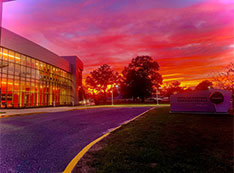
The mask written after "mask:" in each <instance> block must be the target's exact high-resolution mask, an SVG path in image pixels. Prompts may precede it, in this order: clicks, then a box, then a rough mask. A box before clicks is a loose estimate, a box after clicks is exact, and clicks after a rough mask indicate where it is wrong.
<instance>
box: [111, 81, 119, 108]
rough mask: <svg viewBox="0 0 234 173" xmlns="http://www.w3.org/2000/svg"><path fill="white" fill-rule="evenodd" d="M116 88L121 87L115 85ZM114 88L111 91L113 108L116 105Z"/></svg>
mask: <svg viewBox="0 0 234 173" xmlns="http://www.w3.org/2000/svg"><path fill="white" fill-rule="evenodd" d="M114 87H116V88H118V87H119V86H118V85H115V86H114ZM114 87H112V91H111V101H112V106H113V105H114V90H113V88H114Z"/></svg>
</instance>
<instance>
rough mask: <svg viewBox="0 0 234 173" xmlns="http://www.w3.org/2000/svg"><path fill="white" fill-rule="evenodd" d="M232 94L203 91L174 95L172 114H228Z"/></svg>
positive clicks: (171, 99) (171, 100) (214, 90)
mask: <svg viewBox="0 0 234 173" xmlns="http://www.w3.org/2000/svg"><path fill="white" fill-rule="evenodd" d="M231 96H232V93H231V92H229V91H226V90H216V89H210V90H201V91H191V92H185V93H180V94H176V95H172V96H171V97H170V103H171V112H209V113H227V112H228V109H229V108H230V104H231V102H230V100H231Z"/></svg>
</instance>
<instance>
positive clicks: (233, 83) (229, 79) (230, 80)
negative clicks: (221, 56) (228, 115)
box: [213, 63, 234, 112]
mask: <svg viewBox="0 0 234 173" xmlns="http://www.w3.org/2000/svg"><path fill="white" fill-rule="evenodd" d="M213 82H214V83H215V87H216V88H219V89H224V90H229V91H231V92H232V108H233V112H234V63H230V64H229V65H227V66H226V67H225V68H224V69H223V71H222V72H217V73H216V75H215V76H214V79H213Z"/></svg>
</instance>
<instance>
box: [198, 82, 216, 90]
mask: <svg viewBox="0 0 234 173" xmlns="http://www.w3.org/2000/svg"><path fill="white" fill-rule="evenodd" d="M212 86H213V83H212V82H211V81H209V80H204V81H202V82H200V83H199V84H198V85H197V86H196V88H195V89H196V90H207V89H209V88H210V87H212Z"/></svg>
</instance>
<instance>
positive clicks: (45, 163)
mask: <svg viewBox="0 0 234 173" xmlns="http://www.w3.org/2000/svg"><path fill="white" fill-rule="evenodd" d="M148 109H150V107H136V108H126V107H125V108H97V109H87V110H77V111H69V112H56V113H46V114H38V115H31V116H21V117H11V118H3V119H0V172H1V173H6V172H7V173H8V172H12V173H15V172H17V173H18V172H23V173H29V172H62V171H63V170H64V169H65V167H66V166H67V165H68V163H69V162H70V161H71V160H72V159H73V158H74V157H75V156H76V155H77V154H78V153H79V151H81V150H82V148H84V147H85V146H86V145H87V144H89V143H90V142H91V141H93V140H95V139H96V138H98V137H99V136H101V135H102V134H103V133H105V132H106V131H107V130H108V129H111V128H114V127H117V126H118V125H120V124H122V123H123V122H125V121H127V120H130V119H132V118H133V117H135V116H137V115H139V114H140V113H142V112H144V111H146V110H148Z"/></svg>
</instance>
